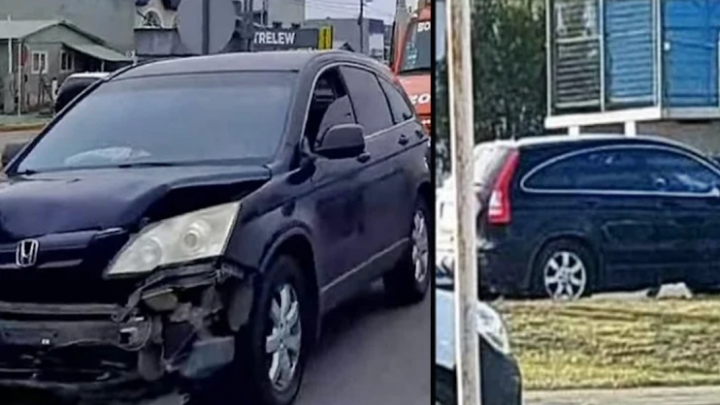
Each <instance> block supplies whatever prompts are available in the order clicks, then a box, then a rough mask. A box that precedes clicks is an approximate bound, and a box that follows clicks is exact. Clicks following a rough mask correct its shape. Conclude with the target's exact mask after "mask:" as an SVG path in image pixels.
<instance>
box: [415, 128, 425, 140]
mask: <svg viewBox="0 0 720 405" xmlns="http://www.w3.org/2000/svg"><path fill="white" fill-rule="evenodd" d="M415 136H417V137H418V138H420V139H422V138H423V137H424V136H425V133H424V132H423V131H421V130H419V129H417V130H415Z"/></svg>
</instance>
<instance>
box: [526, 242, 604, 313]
mask: <svg viewBox="0 0 720 405" xmlns="http://www.w3.org/2000/svg"><path fill="white" fill-rule="evenodd" d="M595 263H596V261H595V260H594V258H593V255H592V253H591V252H590V251H589V250H588V249H587V248H586V247H585V246H583V245H582V244H580V243H578V242H575V241H572V240H566V239H561V240H557V241H553V242H550V243H548V245H547V246H545V247H544V248H543V249H542V251H541V252H540V254H539V255H538V257H537V259H536V260H535V263H534V266H533V285H532V294H533V296H536V297H543V298H551V299H554V300H576V299H579V298H582V297H588V296H590V295H592V293H593V290H594V288H595V280H596V278H595V275H596V274H597V273H596V271H597V268H596V267H597V266H596V264H595ZM555 280H557V282H554V281H555ZM561 285H563V286H564V287H563V288H561Z"/></svg>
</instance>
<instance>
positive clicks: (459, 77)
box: [447, 0, 482, 405]
mask: <svg viewBox="0 0 720 405" xmlns="http://www.w3.org/2000/svg"><path fill="white" fill-rule="evenodd" d="M448 3H449V7H450V10H449V12H448V13H447V27H448V43H449V47H448V50H447V56H448V59H447V60H448V84H449V86H448V90H449V96H450V103H449V104H450V133H451V151H452V170H453V171H454V176H453V178H454V181H455V201H456V203H455V207H456V218H457V222H456V226H455V253H456V254H457V260H456V261H455V271H454V273H455V275H454V277H455V283H454V284H455V336H456V339H455V345H456V346H455V347H456V350H455V353H456V364H457V372H458V379H457V381H458V387H457V388H458V399H459V402H458V404H459V405H482V395H481V388H480V387H481V384H480V378H481V375H480V342H479V340H478V332H477V331H478V329H477V319H476V316H477V315H476V310H477V299H478V294H477V291H478V272H479V269H478V267H477V266H478V263H477V252H476V251H475V249H476V243H475V238H476V235H475V231H476V230H475V218H474V215H475V204H476V201H475V195H474V192H473V187H474V185H473V172H474V170H473V163H474V162H473V147H474V140H473V138H474V136H473V135H474V134H473V132H474V131H473V126H474V125H473V83H472V56H471V52H472V44H471V39H470V38H471V36H470V34H471V33H470V0H450V1H449V2H448Z"/></svg>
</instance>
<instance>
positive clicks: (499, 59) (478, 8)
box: [435, 0, 547, 168]
mask: <svg viewBox="0 0 720 405" xmlns="http://www.w3.org/2000/svg"><path fill="white" fill-rule="evenodd" d="M536 1H537V0H536ZM472 12H473V13H472V35H473V38H472V42H473V84H474V87H475V88H474V90H473V93H474V105H473V106H474V122H475V125H474V131H475V133H474V138H475V142H482V141H487V140H491V139H510V138H518V137H523V136H528V135H539V134H542V132H543V120H544V117H545V114H546V111H547V109H546V90H545V88H546V76H545V71H546V67H545V63H546V62H545V61H546V59H545V20H544V18H543V15H544V13H543V10H542V9H539V8H538V7H537V3H536V2H533V1H531V0H523V1H512V2H510V1H508V0H475V2H474V4H473V11H472ZM437 74H438V82H437V86H436V88H437V93H438V94H437V97H436V103H437V108H436V117H435V122H436V128H437V134H436V137H437V143H436V144H437V147H438V158H439V161H438V162H437V163H438V165H439V166H440V167H441V168H448V167H449V166H448V163H449V147H448V142H449V141H448V135H449V119H448V98H447V96H448V93H447V64H446V61H445V60H443V61H440V62H439V63H438V67H437Z"/></svg>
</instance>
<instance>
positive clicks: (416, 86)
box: [398, 74, 432, 116]
mask: <svg viewBox="0 0 720 405" xmlns="http://www.w3.org/2000/svg"><path fill="white" fill-rule="evenodd" d="M398 79H399V80H400V84H401V85H402V87H403V89H405V92H406V93H407V94H408V96H409V97H410V100H411V101H412V103H413V105H414V106H415V110H416V111H417V113H418V115H420V116H428V115H430V114H431V113H432V102H431V101H432V94H431V93H432V90H431V86H430V85H431V82H430V80H431V75H430V74H408V75H401V76H400V77H399V78H398Z"/></svg>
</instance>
